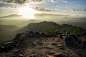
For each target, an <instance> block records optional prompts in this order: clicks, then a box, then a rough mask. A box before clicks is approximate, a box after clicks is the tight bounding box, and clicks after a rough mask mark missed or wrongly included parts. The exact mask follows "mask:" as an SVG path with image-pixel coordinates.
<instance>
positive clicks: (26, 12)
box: [18, 6, 41, 19]
mask: <svg viewBox="0 0 86 57" xmlns="http://www.w3.org/2000/svg"><path fill="white" fill-rule="evenodd" d="M18 12H19V15H22V16H23V17H24V18H27V19H33V18H35V16H34V14H35V13H41V12H38V11H36V10H34V9H32V8H30V7H28V6H25V7H21V8H19V9H18Z"/></svg>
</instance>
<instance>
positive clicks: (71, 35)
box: [68, 34, 78, 41]
mask: <svg viewBox="0 0 86 57" xmlns="http://www.w3.org/2000/svg"><path fill="white" fill-rule="evenodd" d="M68 36H70V37H72V38H75V40H76V41H78V37H77V36H76V35H74V34H68Z"/></svg>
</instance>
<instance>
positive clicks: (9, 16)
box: [0, 14, 22, 18]
mask: <svg viewBox="0 0 86 57" xmlns="http://www.w3.org/2000/svg"><path fill="white" fill-rule="evenodd" d="M20 16H22V15H17V14H11V15H7V16H2V17H0V18H11V17H20Z"/></svg>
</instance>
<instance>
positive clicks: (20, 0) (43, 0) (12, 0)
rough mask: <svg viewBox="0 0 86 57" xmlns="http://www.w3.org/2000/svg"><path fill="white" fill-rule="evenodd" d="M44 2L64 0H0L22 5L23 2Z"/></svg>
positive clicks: (62, 0)
mask: <svg viewBox="0 0 86 57" xmlns="http://www.w3.org/2000/svg"><path fill="white" fill-rule="evenodd" d="M30 2H31V3H35V4H36V3H37V4H38V3H45V2H66V3H67V1H64V0H0V3H8V4H13V3H14V4H19V5H23V4H25V3H30Z"/></svg>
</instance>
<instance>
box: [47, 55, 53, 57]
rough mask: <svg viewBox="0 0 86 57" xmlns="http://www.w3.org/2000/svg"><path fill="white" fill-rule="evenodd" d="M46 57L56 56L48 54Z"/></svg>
mask: <svg viewBox="0 0 86 57" xmlns="http://www.w3.org/2000/svg"><path fill="white" fill-rule="evenodd" d="M46 57H54V56H53V55H47V56H46Z"/></svg>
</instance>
